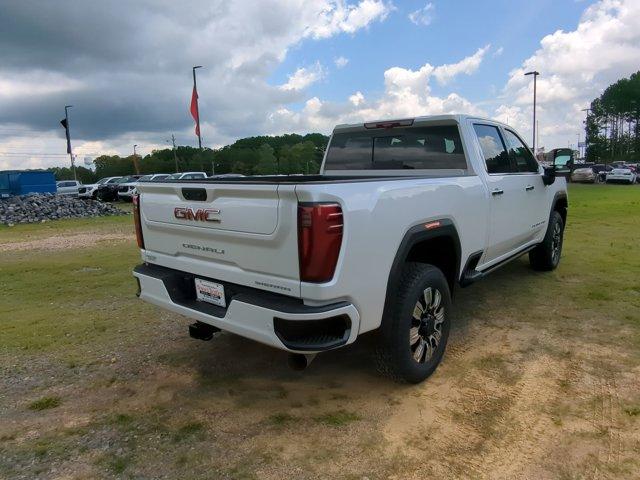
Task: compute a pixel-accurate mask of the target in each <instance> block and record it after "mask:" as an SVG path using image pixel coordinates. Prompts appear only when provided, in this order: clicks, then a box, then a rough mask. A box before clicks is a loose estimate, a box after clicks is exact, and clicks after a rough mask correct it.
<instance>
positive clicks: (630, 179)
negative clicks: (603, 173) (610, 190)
mask: <svg viewBox="0 0 640 480" xmlns="http://www.w3.org/2000/svg"><path fill="white" fill-rule="evenodd" d="M636 178H637V177H636V174H635V172H633V171H632V170H631V169H630V168H614V169H613V170H611V171H610V172H608V173H607V177H606V181H607V183H613V182H620V183H628V184H630V185H631V184H634V183H636Z"/></svg>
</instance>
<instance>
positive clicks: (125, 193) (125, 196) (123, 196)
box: [118, 173, 169, 202]
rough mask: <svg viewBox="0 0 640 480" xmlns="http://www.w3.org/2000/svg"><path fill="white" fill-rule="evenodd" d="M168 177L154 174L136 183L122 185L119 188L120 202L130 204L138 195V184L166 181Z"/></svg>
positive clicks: (145, 176) (162, 174)
mask: <svg viewBox="0 0 640 480" xmlns="http://www.w3.org/2000/svg"><path fill="white" fill-rule="evenodd" d="M168 176H169V174H168V173H152V174H150V175H143V176H142V177H140V178H139V179H138V180H137V181H136V182H132V183H128V184H121V185H120V186H119V187H118V198H120V200H124V201H127V202H130V201H131V199H132V198H133V196H134V195H135V194H137V193H138V190H137V188H136V186H137V185H138V182H157V181H159V180H164V179H165V178H167V177H168Z"/></svg>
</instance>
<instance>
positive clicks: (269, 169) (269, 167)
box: [254, 143, 278, 175]
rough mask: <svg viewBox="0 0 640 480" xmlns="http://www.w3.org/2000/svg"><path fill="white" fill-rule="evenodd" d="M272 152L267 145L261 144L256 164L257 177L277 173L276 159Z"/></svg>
mask: <svg viewBox="0 0 640 480" xmlns="http://www.w3.org/2000/svg"><path fill="white" fill-rule="evenodd" d="M273 152H274V150H273V147H272V146H271V145H269V144H268V143H264V144H262V146H261V147H260V149H259V150H258V164H257V165H256V168H255V172H254V173H256V174H257V175H273V174H275V173H277V171H278V165H277V159H276V156H275V155H274V154H273Z"/></svg>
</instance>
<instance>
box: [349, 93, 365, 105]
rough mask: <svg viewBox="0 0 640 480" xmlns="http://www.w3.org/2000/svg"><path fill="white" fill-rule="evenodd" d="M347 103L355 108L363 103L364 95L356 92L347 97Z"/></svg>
mask: <svg viewBox="0 0 640 480" xmlns="http://www.w3.org/2000/svg"><path fill="white" fill-rule="evenodd" d="M349 102H350V103H351V104H352V105H354V106H356V107H357V106H359V105H360V104H362V103H363V102H364V95H363V94H362V92H356V93H354V94H353V95H351V96H350V97H349Z"/></svg>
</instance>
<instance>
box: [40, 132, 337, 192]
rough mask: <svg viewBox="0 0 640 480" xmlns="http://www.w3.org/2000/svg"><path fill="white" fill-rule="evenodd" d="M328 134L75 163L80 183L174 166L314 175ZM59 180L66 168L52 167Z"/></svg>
mask: <svg viewBox="0 0 640 480" xmlns="http://www.w3.org/2000/svg"><path fill="white" fill-rule="evenodd" d="M328 141H329V137H327V136H326V135H322V134H320V133H309V134H307V135H297V134H286V135H280V136H258V137H249V138H242V139H240V140H237V141H236V142H234V143H233V144H231V145H226V146H224V147H222V148H220V149H210V148H203V149H202V150H200V149H198V148H194V147H187V146H179V147H176V148H175V149H171V148H165V149H162V150H154V151H152V152H151V153H150V154H148V155H146V156H144V157H142V156H137V157H134V156H133V155H129V156H127V157H120V156H119V155H101V156H99V157H97V158H96V159H95V160H94V165H95V171H93V170H90V169H88V168H85V167H82V166H78V167H76V175H77V178H78V180H80V181H82V183H92V182H95V181H96V180H98V179H99V178H103V177H115V176H124V175H134V174H135V173H137V172H136V164H137V170H138V172H139V173H140V174H147V173H174V172H176V171H180V172H186V171H203V172H207V173H208V174H209V175H211V174H212V173H215V174H224V173H240V174H243V175H273V174H285V175H288V174H294V173H304V174H314V173H318V171H319V170H320V165H321V163H322V157H323V155H324V151H325V149H326V147H327V143H328ZM50 170H51V171H53V172H54V173H55V176H56V179H57V180H71V179H73V170H72V169H71V168H70V167H54V168H51V169H50Z"/></svg>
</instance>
